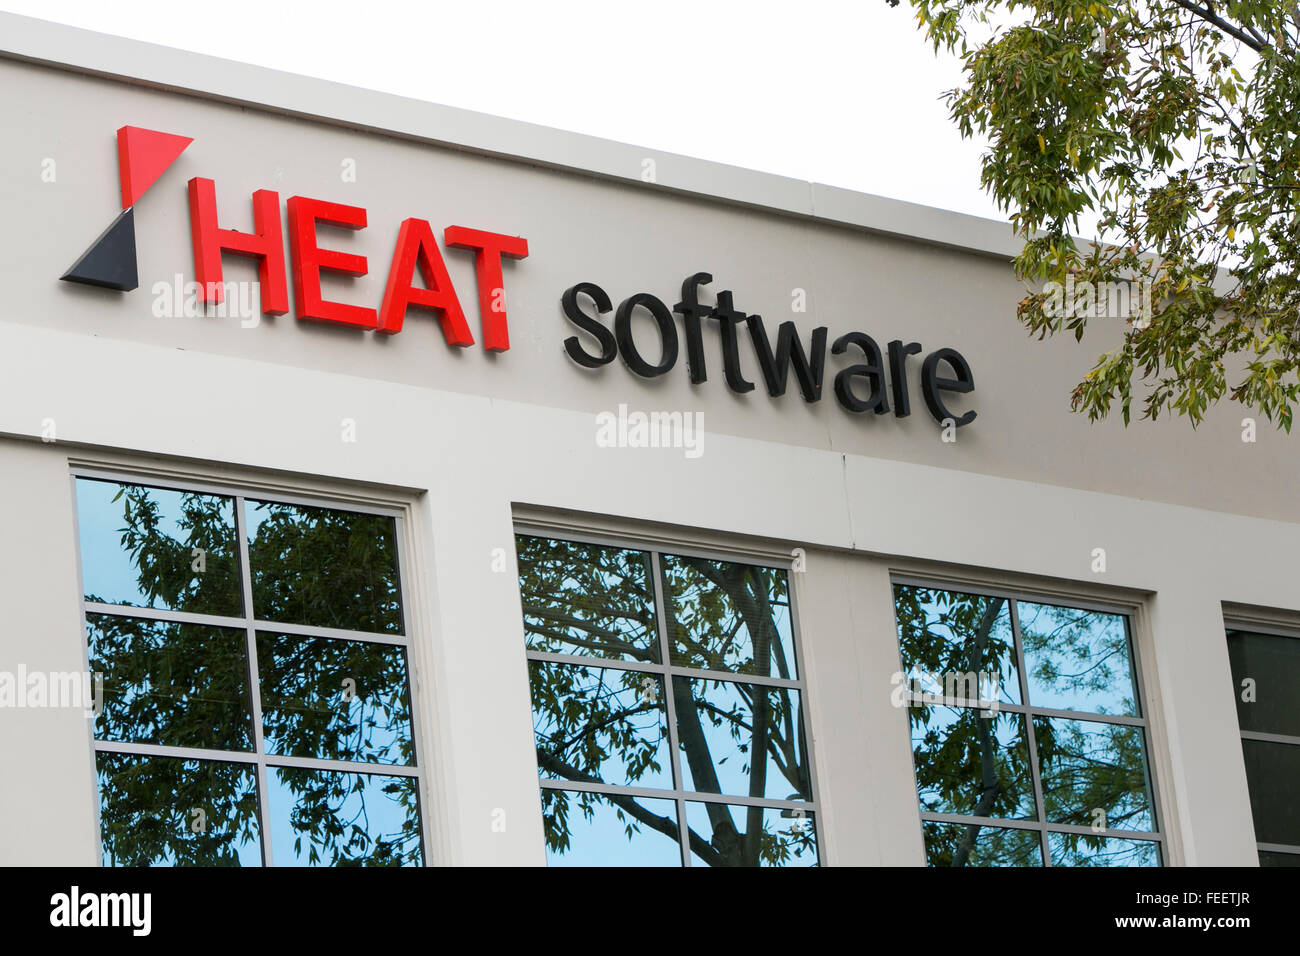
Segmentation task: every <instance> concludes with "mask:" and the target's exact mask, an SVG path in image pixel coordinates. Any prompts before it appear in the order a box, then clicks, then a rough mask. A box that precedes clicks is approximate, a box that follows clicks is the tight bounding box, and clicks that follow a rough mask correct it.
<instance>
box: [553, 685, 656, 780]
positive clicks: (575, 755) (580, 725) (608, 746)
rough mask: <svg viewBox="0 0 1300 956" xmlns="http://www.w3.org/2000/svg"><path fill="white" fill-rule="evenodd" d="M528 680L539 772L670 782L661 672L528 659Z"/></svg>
mask: <svg viewBox="0 0 1300 956" xmlns="http://www.w3.org/2000/svg"><path fill="white" fill-rule="evenodd" d="M528 681H529V687H530V689H531V691H532V698H533V731H534V734H535V735H536V740H537V766H538V772H539V773H540V774H541V776H543V777H552V778H558V779H562V780H585V781H587V782H588V783H594V782H602V783H614V784H628V785H631V786H637V787H668V788H671V787H672V785H673V773H672V766H671V764H670V762H669V757H668V718H667V715H666V711H665V709H664V691H663V680H662V679H661V678H660V677H657V676H652V675H650V674H643V673H641V672H639V671H625V670H614V669H612V668H604V667H587V666H581V665H574V664H548V663H544V662H542V661H529V662H528Z"/></svg>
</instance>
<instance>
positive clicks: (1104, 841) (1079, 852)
mask: <svg viewBox="0 0 1300 956" xmlns="http://www.w3.org/2000/svg"><path fill="white" fill-rule="evenodd" d="M1047 846H1048V851H1049V852H1050V853H1051V855H1052V866H1159V865H1160V847H1159V846H1158V845H1157V844H1156V842H1155V841H1154V840H1120V839H1112V838H1109V837H1100V836H1094V835H1093V834H1090V833H1088V834H1079V833H1049V834H1048V835H1047Z"/></svg>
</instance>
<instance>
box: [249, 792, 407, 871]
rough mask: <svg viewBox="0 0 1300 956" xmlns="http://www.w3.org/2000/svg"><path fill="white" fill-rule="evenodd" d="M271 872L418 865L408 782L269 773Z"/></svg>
mask: <svg viewBox="0 0 1300 956" xmlns="http://www.w3.org/2000/svg"><path fill="white" fill-rule="evenodd" d="M267 776H268V778H269V790H268V798H269V802H270V814H271V820H270V824H269V827H268V829H269V830H270V833H271V854H272V857H273V859H274V862H275V865H276V866H420V865H421V863H422V861H423V858H424V853H423V850H422V848H421V846H420V813H419V800H418V797H417V794H416V781H415V778H414V777H391V776H383V775H380V774H370V773H337V772H334V771H326V770H301V769H298V768H288V767H268V768H267Z"/></svg>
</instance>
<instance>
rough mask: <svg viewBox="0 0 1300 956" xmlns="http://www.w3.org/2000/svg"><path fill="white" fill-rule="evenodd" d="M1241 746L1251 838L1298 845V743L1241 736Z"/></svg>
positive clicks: (1299, 788)
mask: <svg viewBox="0 0 1300 956" xmlns="http://www.w3.org/2000/svg"><path fill="white" fill-rule="evenodd" d="M1241 749H1242V751H1243V753H1244V755H1245V758H1246V782H1247V784H1248V786H1249V788H1250V809H1251V813H1252V814H1253V815H1254V817H1255V839H1256V840H1258V841H1259V842H1260V843H1284V844H1286V845H1287V846H1300V746H1298V745H1295V744H1274V743H1267V742H1265V741H1263V740H1243V741H1242V742H1241Z"/></svg>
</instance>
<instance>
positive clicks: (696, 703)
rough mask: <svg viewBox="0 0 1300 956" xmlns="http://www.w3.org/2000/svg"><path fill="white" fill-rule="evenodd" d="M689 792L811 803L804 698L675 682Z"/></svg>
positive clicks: (732, 685) (772, 690)
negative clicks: (803, 709)
mask: <svg viewBox="0 0 1300 956" xmlns="http://www.w3.org/2000/svg"><path fill="white" fill-rule="evenodd" d="M673 700H674V704H675V708H676V715H677V740H678V743H679V746H680V749H681V764H682V777H683V779H684V784H683V786H684V789H687V790H697V791H700V792H703V793H725V794H732V795H735V796H749V797H765V798H768V799H772V800H811V799H812V789H811V787H810V784H809V779H810V774H809V771H808V754H807V751H806V750H805V749H804V739H803V716H802V714H801V713H800V708H799V692H798V691H797V690H794V689H791V688H786V687H763V686H759V685H755V684H742V683H738V682H735V681H717V680H691V679H688V678H685V677H674V678H673Z"/></svg>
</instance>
